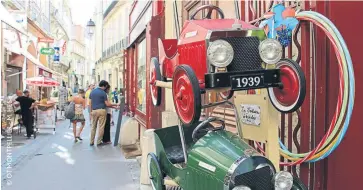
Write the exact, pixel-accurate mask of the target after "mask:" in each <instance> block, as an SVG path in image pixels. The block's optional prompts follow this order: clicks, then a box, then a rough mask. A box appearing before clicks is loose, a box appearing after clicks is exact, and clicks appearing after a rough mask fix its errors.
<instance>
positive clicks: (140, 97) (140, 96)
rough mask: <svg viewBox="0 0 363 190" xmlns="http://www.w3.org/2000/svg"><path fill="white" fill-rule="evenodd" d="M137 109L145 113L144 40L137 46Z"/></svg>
mask: <svg viewBox="0 0 363 190" xmlns="http://www.w3.org/2000/svg"><path fill="white" fill-rule="evenodd" d="M136 80H137V109H138V110H140V111H141V112H143V113H146V40H145V39H144V40H142V41H141V42H140V44H139V45H138V46H137V79H136Z"/></svg>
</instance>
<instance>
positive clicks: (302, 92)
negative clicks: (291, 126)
mask: <svg viewBox="0 0 363 190" xmlns="http://www.w3.org/2000/svg"><path fill="white" fill-rule="evenodd" d="M282 64H284V65H285V66H289V67H291V68H292V69H293V70H294V71H295V73H296V75H297V77H298V79H299V82H300V84H299V85H300V91H299V97H298V99H297V101H296V102H295V103H294V104H293V105H291V106H288V107H285V106H284V105H281V104H280V103H279V102H278V100H276V96H275V95H274V92H273V88H268V90H267V92H268V96H269V99H270V102H271V104H272V105H273V106H274V107H275V108H276V109H277V110H278V111H279V112H281V113H292V112H295V111H296V110H297V109H299V108H300V107H301V105H302V104H303V103H304V100H305V96H306V79H305V74H304V72H303V70H302V69H301V67H300V65H299V64H298V63H296V62H295V61H294V60H292V59H281V60H280V61H279V62H278V63H277V64H276V68H279V66H281V65H282Z"/></svg>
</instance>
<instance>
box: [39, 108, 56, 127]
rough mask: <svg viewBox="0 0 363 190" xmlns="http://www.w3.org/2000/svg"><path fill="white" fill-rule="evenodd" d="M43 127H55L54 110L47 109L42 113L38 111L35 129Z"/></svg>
mask: <svg viewBox="0 0 363 190" xmlns="http://www.w3.org/2000/svg"><path fill="white" fill-rule="evenodd" d="M44 127H50V128H54V127H55V114H54V109H48V110H46V111H42V110H40V109H38V120H37V128H44Z"/></svg>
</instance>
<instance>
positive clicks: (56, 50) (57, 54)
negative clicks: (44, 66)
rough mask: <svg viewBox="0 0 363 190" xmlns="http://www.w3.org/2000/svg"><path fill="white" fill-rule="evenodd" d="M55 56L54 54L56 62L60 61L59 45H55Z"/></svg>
mask: <svg viewBox="0 0 363 190" xmlns="http://www.w3.org/2000/svg"><path fill="white" fill-rule="evenodd" d="M54 51H55V52H54V56H53V61H54V62H59V57H60V55H59V47H54Z"/></svg>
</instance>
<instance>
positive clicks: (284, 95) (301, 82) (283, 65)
mask: <svg viewBox="0 0 363 190" xmlns="http://www.w3.org/2000/svg"><path fill="white" fill-rule="evenodd" d="M276 68H277V69H280V78H281V83H282V86H283V87H282V88H269V89H268V96H269V97H270V101H271V103H272V105H273V106H274V107H275V108H276V109H277V110H279V111H280V112H282V113H291V112H294V111H296V110H297V109H299V108H300V107H301V105H302V103H303V102H304V99H305V95H306V80H305V75H304V72H303V71H302V69H301V68H300V66H299V65H298V64H297V63H296V62H295V61H293V60H291V59H282V60H281V61H280V62H278V63H277V64H276Z"/></svg>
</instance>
